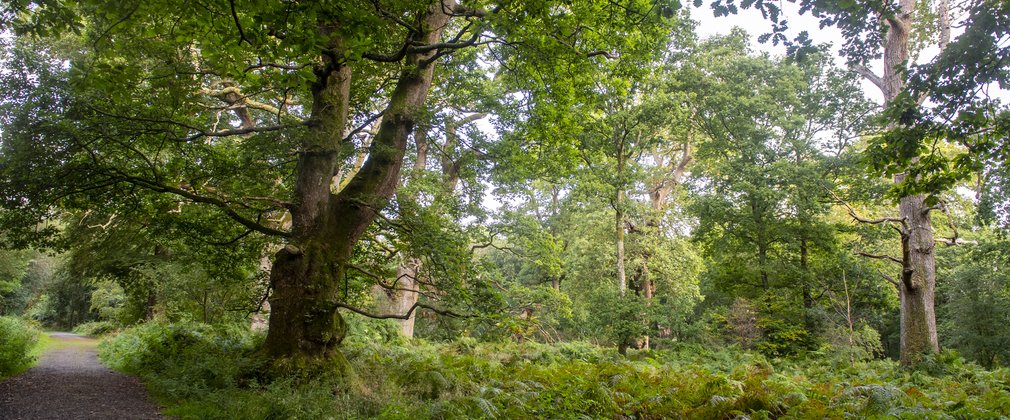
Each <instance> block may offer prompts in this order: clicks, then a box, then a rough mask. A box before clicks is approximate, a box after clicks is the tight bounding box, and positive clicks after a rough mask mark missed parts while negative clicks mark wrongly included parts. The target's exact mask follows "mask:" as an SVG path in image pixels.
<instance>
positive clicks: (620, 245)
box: [614, 188, 628, 297]
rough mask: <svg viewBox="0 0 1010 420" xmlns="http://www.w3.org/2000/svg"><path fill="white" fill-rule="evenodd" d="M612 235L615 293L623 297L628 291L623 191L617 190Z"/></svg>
mask: <svg viewBox="0 0 1010 420" xmlns="http://www.w3.org/2000/svg"><path fill="white" fill-rule="evenodd" d="M614 209H615V211H614V235H615V242H616V245H617V293H618V294H619V295H620V296H622V297H623V296H624V293H625V291H626V290H627V289H628V278H627V274H626V273H625V271H624V190H623V189H620V188H619V189H618V190H617V201H616V204H615V205H614Z"/></svg>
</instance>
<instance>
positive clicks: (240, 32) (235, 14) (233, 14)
mask: <svg viewBox="0 0 1010 420" xmlns="http://www.w3.org/2000/svg"><path fill="white" fill-rule="evenodd" d="M228 3H229V4H231V17H232V19H234V20H235V27H236V28H238V35H239V39H238V44H239V45H242V41H245V42H246V44H249V45H252V42H251V41H249V39H248V38H246V37H245V31H243V30H242V24H241V23H239V21H238V12H236V11H235V0H228Z"/></svg>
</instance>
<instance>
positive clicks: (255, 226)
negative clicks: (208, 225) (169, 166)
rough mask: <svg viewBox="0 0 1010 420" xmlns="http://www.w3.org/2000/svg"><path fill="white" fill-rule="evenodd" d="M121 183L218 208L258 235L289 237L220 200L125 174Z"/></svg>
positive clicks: (289, 234) (288, 233) (283, 232)
mask: <svg viewBox="0 0 1010 420" xmlns="http://www.w3.org/2000/svg"><path fill="white" fill-rule="evenodd" d="M123 181H126V182H129V183H131V184H133V185H137V186H140V187H144V188H147V189H149V190H151V191H154V192H162V193H172V194H175V195H177V196H180V197H183V198H187V199H189V200H190V201H193V202H195V203H204V204H210V205H213V206H215V207H218V208H220V209H221V211H223V212H224V213H225V215H227V216H228V217H230V218H231V219H232V220H235V221H236V222H238V223H240V224H241V225H242V226H245V227H246V228H249V229H252V230H255V231H257V232H260V233H263V234H266V235H272V236H280V237H285V238H286V237H290V236H291V233H290V232H286V231H282V230H277V229H273V228H269V227H266V226H263V225H261V224H259V223H257V222H256V221H254V220H251V219H249V218H247V217H245V216H242V215H241V214H238V212H237V211H235V209H233V208H231V206H229V205H228V202H226V201H224V200H220V199H217V198H213V197H206V196H202V195H197V194H194V193H191V192H189V191H186V190H184V189H181V188H176V187H172V186H169V185H165V184H160V183H157V182H154V181H151V180H148V179H144V178H140V177H135V176H130V175H126V174H123Z"/></svg>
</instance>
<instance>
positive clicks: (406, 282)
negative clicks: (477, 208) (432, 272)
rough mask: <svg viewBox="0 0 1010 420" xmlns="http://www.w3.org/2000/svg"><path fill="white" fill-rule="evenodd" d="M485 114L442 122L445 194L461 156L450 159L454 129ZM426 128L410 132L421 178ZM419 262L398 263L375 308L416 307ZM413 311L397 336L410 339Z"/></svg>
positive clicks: (451, 187)
mask: <svg viewBox="0 0 1010 420" xmlns="http://www.w3.org/2000/svg"><path fill="white" fill-rule="evenodd" d="M485 116H486V114H481V113H476V114H471V115H468V116H466V117H463V118H462V119H460V120H459V121H452V120H451V119H448V118H447V119H446V121H445V142H444V143H443V144H442V153H443V155H442V157H441V158H440V161H439V163H440V164H441V169H442V184H443V185H442V187H443V189H444V192H445V193H446V194H453V193H454V191H455V190H456V187H457V185H458V184H459V172H460V169H461V167H462V163H463V159H464V158H465V156H462V157H460V158H459V159H457V160H453V159H452V156H451V155H452V154H453V153H455V151H456V149H457V148H458V144H459V139H458V134H457V132H456V129H457V127H460V126H462V125H464V124H468V123H471V122H473V121H476V120H479V119H481V118H484V117H485ZM429 128H430V127H428V126H426V125H422V126H419V127H418V128H417V130H415V131H414V143H415V147H416V149H417V157H416V159H415V160H414V166H413V168H412V170H413V173H415V174H421V173H422V172H423V171H424V170H425V169H426V168H427V166H428V129H429ZM402 198H403V199H404V200H406V201H414V200H416V197H414V196H403V197H402ZM421 264H422V263H421V259H420V258H417V257H416V256H406V257H404V258H402V259H401V260H400V264H399V265H398V266H397V269H396V278H395V279H394V281H393V282H392V285H391V287H389V288H387V287H383V286H379V285H376V287H375V288H374V293H373V296H375V297H376V298H377V301H378V302H379V307H380V309H382V310H383V311H384V312H385V313H390V314H406V313H407V312H408V311H409V310H410V309H411V308H412V307H413V306H414V304H416V303H417V300H418V298H419V297H420V295H419V292H420V287H421V283H420V282H418V280H417V276H418V275H419V274H420V271H421ZM415 316H416V311H415V312H411V314H410V316H409V317H408V318H407V319H397V320H396V322H397V323H398V324H399V325H400V332H401V333H403V336H404V337H407V338H412V337H413V336H414V321H415V319H416V318H415Z"/></svg>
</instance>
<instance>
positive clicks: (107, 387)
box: [0, 333, 164, 420]
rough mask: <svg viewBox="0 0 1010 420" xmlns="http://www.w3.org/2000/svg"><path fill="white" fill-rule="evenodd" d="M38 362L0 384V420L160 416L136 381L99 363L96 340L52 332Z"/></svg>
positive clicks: (149, 417)
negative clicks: (50, 344) (48, 347)
mask: <svg viewBox="0 0 1010 420" xmlns="http://www.w3.org/2000/svg"><path fill="white" fill-rule="evenodd" d="M49 336H50V337H52V339H53V341H54V343H53V344H54V345H53V346H52V347H51V348H50V350H49V351H48V352H46V354H44V355H42V357H41V358H40V360H39V364H38V366H35V367H33V368H31V369H30V370H29V371H28V372H25V373H24V374H21V375H19V376H16V377H14V378H10V379H8V380H7V381H4V382H2V383H0V419H2V420H8V419H10V420H13V419H26V420H27V419H33V420H34V419H61V420H65V419H163V418H164V417H163V416H162V415H161V414H159V413H158V408H157V406H155V405H154V404H153V403H152V402H151V400H150V398H148V396H147V390H145V389H144V385H143V384H142V383H141V382H140V381H139V380H138V379H137V378H133V377H130V376H126V375H123V374H119V373H116V372H113V371H111V370H109V368H107V367H105V366H103V365H102V364H101V363H99V361H98V357H97V356H96V354H97V350H96V349H95V346H96V345H97V344H98V340H95V339H91V338H85V337H81V336H78V335H74V334H69V333H51V334H50V335H49Z"/></svg>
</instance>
